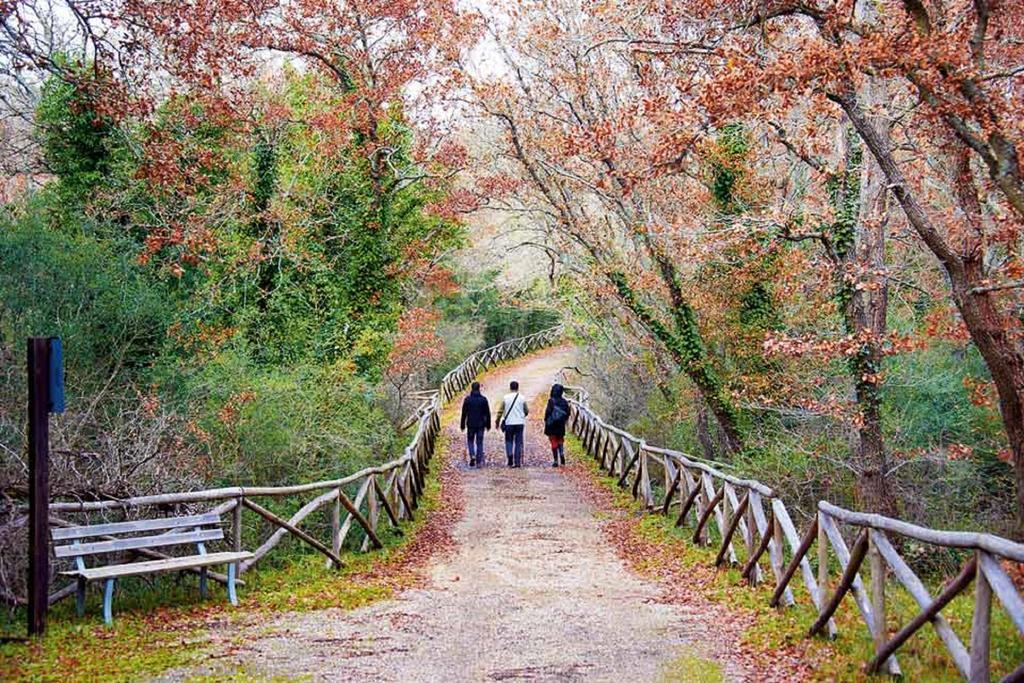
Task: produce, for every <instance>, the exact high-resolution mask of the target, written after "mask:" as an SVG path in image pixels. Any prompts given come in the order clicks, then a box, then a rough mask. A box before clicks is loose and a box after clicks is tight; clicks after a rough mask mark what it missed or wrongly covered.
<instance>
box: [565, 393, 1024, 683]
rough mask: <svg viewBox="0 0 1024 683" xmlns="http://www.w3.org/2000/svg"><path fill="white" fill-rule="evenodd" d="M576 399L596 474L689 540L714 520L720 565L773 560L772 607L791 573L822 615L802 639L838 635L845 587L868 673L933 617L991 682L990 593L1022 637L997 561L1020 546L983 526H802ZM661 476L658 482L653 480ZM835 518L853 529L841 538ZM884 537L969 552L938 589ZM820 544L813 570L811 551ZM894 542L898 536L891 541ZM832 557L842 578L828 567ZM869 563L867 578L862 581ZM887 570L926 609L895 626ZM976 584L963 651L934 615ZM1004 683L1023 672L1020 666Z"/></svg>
mask: <svg viewBox="0 0 1024 683" xmlns="http://www.w3.org/2000/svg"><path fill="white" fill-rule="evenodd" d="M567 389H568V391H569V393H570V395H571V398H570V399H569V404H570V408H571V415H570V420H571V428H572V431H573V432H574V433H575V434H576V435H577V436H578V437H579V438H580V440H581V441H582V444H583V447H584V449H585V450H586V451H587V453H588V454H590V455H591V456H593V457H594V458H595V459H596V460H597V462H598V464H599V465H600V467H601V468H602V470H604V471H606V472H607V473H608V475H609V476H612V477H614V478H616V479H617V481H618V484H619V486H622V487H627V488H628V489H629V490H630V491H631V492H632V494H633V497H634V498H635V499H637V500H639V501H640V502H641V503H642V504H643V505H644V507H645V508H646V509H647V510H648V511H650V512H652V513H658V514H662V515H672V516H674V517H675V525H676V526H677V527H684V526H685V527H687V528H688V529H692V541H693V543H695V544H699V545H708V544H710V543H712V540H711V535H710V534H709V533H708V531H709V527H712V526H713V527H716V528H717V532H718V533H717V539H716V541H715V544H716V546H717V547H718V552H717V554H716V557H715V564H716V565H717V566H721V565H723V564H725V563H729V564H730V565H732V566H736V567H738V568H740V571H741V575H742V577H743V578H744V579H745V580H746V581H747V582H748V583H749V584H751V585H754V584H757V583H760V582H761V581H764V580H765V572H763V571H762V566H761V565H762V563H763V562H765V560H766V563H767V565H768V571H770V572H771V574H772V577H773V583H774V589H773V591H772V596H771V598H770V599H769V601H768V604H769V605H770V606H771V607H779V606H780V605H782V606H788V605H792V604H794V603H795V598H794V594H793V590H792V588H791V584H792V582H793V580H794V579H795V577H796V575H797V574H799V575H800V578H801V580H802V582H803V584H804V586H805V588H806V589H807V595H808V596H809V599H810V601H811V603H812V604H813V606H814V608H815V610H816V611H817V613H818V617H817V619H816V620H815V622H814V624H813V625H812V626H811V628H810V630H809V632H808V634H807V635H808V636H813V635H817V634H822V633H824V634H827V635H828V636H829V637H833V636H835V634H836V625H835V622H834V620H833V615H834V614H835V612H836V609H837V608H838V607H839V605H840V603H841V602H842V600H843V599H844V598H845V597H846V596H847V595H852V597H853V600H854V602H855V603H856V605H857V608H858V610H859V612H860V614H861V617H862V619H863V621H864V624H865V626H866V627H867V631H868V634H869V635H870V637H871V638H872V640H873V642H874V657H873V658H872V660H871V661H870V662H868V663H867V670H868V671H869V672H872V673H875V672H881V671H884V672H887V673H889V674H892V675H899V674H900V667H899V663H898V662H897V660H896V655H895V653H896V651H897V650H898V649H899V648H900V647H901V646H902V645H903V644H904V643H906V641H907V640H908V639H909V638H910V637H911V636H912V635H913V634H914V633H916V632H917V631H918V630H919V629H921V628H922V627H923V626H924V625H925V624H929V623H930V624H931V626H932V628H934V629H935V631H936V634H937V635H938V637H939V639H940V640H941V641H942V643H943V644H944V645H945V647H946V649H947V650H948V651H949V654H950V656H951V658H952V660H953V663H954V665H955V666H956V667H957V669H958V670H959V671H960V673H961V674H962V675H963V676H964V678H966V679H968V680H969V681H971V682H972V683H975V682H980V681H988V680H989V673H990V656H989V649H990V620H991V610H992V596H993V595H994V596H995V597H996V599H997V600H998V602H999V603H1001V604H1002V606H1003V607H1004V608H1005V610H1006V611H1007V613H1008V614H1009V616H1010V619H1011V620H1012V622H1013V623H1014V625H1015V626H1016V628H1017V629H1018V630H1019V631H1020V633H1021V634H1022V635H1024V599H1022V598H1021V593H1020V591H1019V590H1018V588H1017V587H1016V586H1015V585H1014V583H1013V581H1012V580H1011V579H1010V577H1009V575H1008V574H1007V572H1006V571H1005V570H1004V568H1003V566H1002V564H1001V563H1002V562H1003V561H1009V562H1024V545H1022V544H1020V543H1015V542H1013V541H1010V540H1007V539H1005V538H1000V537H997V536H993V535H990V534H980V533H965V532H954V531H938V530H935V529H928V528H924V527H920V526H916V525H913V524H909V523H907V522H903V521H900V520H897V519H892V518H889V517H883V516H881V515H874V514H865V513H859V512H853V511H850V510H845V509H843V508H840V507H838V506H835V505H832V504H831V503H828V502H826V501H821V502H820V503H819V504H818V509H817V511H816V513H815V515H814V516H813V517H812V518H811V520H810V524H809V525H808V528H807V529H806V530H805V531H804V533H803V534H800V533H799V532H798V531H797V528H796V525H795V524H794V523H793V520H792V518H791V516H790V514H789V511H788V510H787V509H786V504H785V502H784V501H783V500H782V499H781V498H780V497H779V496H778V495H777V494H776V493H775V491H774V490H773V489H772V488H771V487H770V486H767V485H765V484H763V483H761V482H758V481H755V480H751V479H744V478H741V477H739V476H736V475H735V474H732V473H727V472H725V471H723V469H725V467H724V466H722V465H720V464H719V463H713V462H710V461H706V460H703V459H700V458H694V457H692V456H688V455H686V454H684V453H681V452H679V451H675V450H671V449H668V448H658V447H655V446H651V445H649V444H648V443H647V442H646V441H644V440H643V439H642V438H640V437H637V436H634V435H633V434H630V433H629V432H627V431H625V430H622V429H619V428H617V427H615V426H613V425H611V424H608V423H606V422H605V421H604V420H602V419H601V418H600V416H598V415H597V413H596V412H595V411H594V410H593V409H592V408H591V407H590V401H589V395H588V394H587V392H586V390H585V389H582V388H578V387H567ZM656 483H657V484H658V485H657V486H656V485H655V484H656ZM840 525H845V526H847V527H851V528H852V529H853V530H856V540H855V541H854V543H853V546H852V547H851V546H848V545H847V544H846V540H845V538H844V536H843V533H842V532H841V530H840ZM889 535H895V536H898V537H902V538H906V539H913V540H915V541H918V542H921V543H928V544H931V545H936V546H942V547H947V548H960V549H966V550H971V551H973V554H972V556H971V558H970V559H969V560H968V561H967V562H966V563H965V564H964V566H963V568H962V569H961V571H960V573H959V574H958V575H957V576H956V577H955V578H954V579H953V580H952V581H950V582H949V583H948V584H946V586H945V587H944V588H943V589H942V590H941V592H940V593H939V594H938V595H937V596H935V597H933V596H932V595H931V594H930V593H929V591H928V589H927V588H926V587H925V585H924V583H923V582H922V581H921V579H920V578H919V577H918V576H917V575H916V574H915V573H914V572H913V571H912V570H911V568H910V566H909V564H908V563H907V562H906V561H905V560H904V559H903V558H902V557H901V556H900V554H899V552H898V551H897V550H896V547H895V546H894V544H893V543H892V542H890V540H889ZM815 545H817V548H816V555H817V568H816V571H815V569H814V568H812V566H811V562H810V560H809V559H808V556H809V555H810V552H811V549H812V546H815ZM897 545H899V544H897ZM833 559H834V560H835V561H836V563H837V565H838V567H839V576H838V577H831V576H830V575H829V566H830V563H831V562H832V560H833ZM865 559H867V561H868V565H869V568H870V586H866V585H865V583H864V580H863V579H862V578H861V575H860V569H861V566H862V564H863V563H864V561H865ZM889 573H891V574H892V576H893V578H894V580H895V581H896V582H898V583H899V584H900V585H902V586H903V587H904V588H905V589H906V590H907V592H908V593H909V594H910V595H911V596H912V597H913V599H914V601H915V602H917V604H918V606H919V607H920V609H921V612H920V613H918V615H917V616H915V617H914V618H913V619H911V620H910V621H909V622H908V623H907V624H906V625H904V626H903V627H901V628H900V629H899V630H898V631H897V632H896V633H894V634H893V633H890V632H889V630H888V628H887V626H886V624H887V622H886V581H887V575H888V574H889ZM972 581H973V582H974V584H975V595H974V613H973V619H972V624H971V635H970V647H969V649H968V647H966V646H965V645H964V644H963V643H962V642H961V640H960V638H959V636H957V634H956V633H955V632H954V631H953V629H952V628H951V627H950V625H949V623H948V622H947V620H946V619H945V618H944V617H943V615H942V614H941V611H942V609H943V608H944V607H946V606H947V605H949V603H950V602H951V601H952V600H953V598H955V597H956V596H957V595H959V594H961V593H962V592H963V591H964V590H965V589H966V588H967V587H968V586H969V585H970V584H971V582H972ZM1003 680H1004V681H1022V680H1024V663H1022V664H1020V665H1019V666H1018V667H1017V668H1016V669H1015V670H1014V671H1013V672H1012V673H1010V674H1009V675H1007V676H1006V677H1005V678H1004V679H1003Z"/></svg>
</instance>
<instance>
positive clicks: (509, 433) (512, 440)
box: [495, 382, 530, 467]
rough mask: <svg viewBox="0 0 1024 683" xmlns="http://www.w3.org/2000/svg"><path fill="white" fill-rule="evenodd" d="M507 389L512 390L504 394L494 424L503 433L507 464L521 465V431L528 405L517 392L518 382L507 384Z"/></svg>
mask: <svg viewBox="0 0 1024 683" xmlns="http://www.w3.org/2000/svg"><path fill="white" fill-rule="evenodd" d="M509 389H511V390H512V391H511V392H510V393H508V394H505V398H504V399H503V400H502V402H501V412H500V413H498V419H497V420H496V421H495V424H496V425H497V426H498V428H499V429H501V431H502V432H504V433H505V457H506V458H508V466H509V467H522V466H523V431H524V430H525V428H526V416H527V415H529V414H530V407H529V406H527V405H526V399H524V398H523V397H522V395H521V394H520V393H519V382H512V383H511V384H509Z"/></svg>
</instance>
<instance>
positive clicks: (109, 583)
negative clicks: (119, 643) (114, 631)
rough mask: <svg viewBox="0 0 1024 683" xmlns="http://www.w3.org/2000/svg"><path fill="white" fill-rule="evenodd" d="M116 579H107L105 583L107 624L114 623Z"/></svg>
mask: <svg viewBox="0 0 1024 683" xmlns="http://www.w3.org/2000/svg"><path fill="white" fill-rule="evenodd" d="M113 602H114V579H107V580H106V581H105V582H104V584H103V621H104V622H106V624H107V626H110V625H112V624H113V623H114V610H113V606H112V603H113Z"/></svg>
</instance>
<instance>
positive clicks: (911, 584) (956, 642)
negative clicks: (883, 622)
mask: <svg viewBox="0 0 1024 683" xmlns="http://www.w3.org/2000/svg"><path fill="white" fill-rule="evenodd" d="M875 531H876V534H875V538H874V541H875V546H876V547H877V548H878V552H880V553H881V554H882V558H883V559H884V560H885V561H886V563H887V564H888V565H889V568H890V569H892V574H893V576H895V577H896V580H897V581H899V582H900V583H901V584H903V587H904V588H906V589H907V592H908V593H910V597H912V598H914V602H916V603H917V604H918V606H919V607H920V608H921V609H922V610H927V609H928V608H929V606H931V604H932V596H931V594H930V593H929V592H928V589H927V588H925V586H924V584H923V583H921V579H919V578H917V574H915V573H914V572H913V570H912V569H911V568H910V565H908V564H907V563H906V562H905V561H904V560H903V558H902V557H900V555H899V553H897V552H896V549H895V548H893V547H892V544H891V543H889V539H887V538H886V537H885V533H884V532H882V531H879V530H877V529H876V530H875ZM931 623H932V627H933V628H934V629H935V632H936V634H937V635H938V636H939V639H940V640H942V642H943V644H945V646H946V649H947V650H949V654H950V655H951V656H952V657H953V663H954V664H956V667H957V669H959V670H960V673H961V674H962V675H963V677H964V678H967V677H968V676H970V673H971V660H970V656H969V655H968V654H967V648H966V647H964V644H963V643H962V642H960V638H959V637H958V636H957V635H956V633H955V632H954V631H953V629H952V627H951V626H950V625H949V622H947V621H946V618H945V617H943V616H942V615H941V614H935V616H934V617H933V618H932V621H931Z"/></svg>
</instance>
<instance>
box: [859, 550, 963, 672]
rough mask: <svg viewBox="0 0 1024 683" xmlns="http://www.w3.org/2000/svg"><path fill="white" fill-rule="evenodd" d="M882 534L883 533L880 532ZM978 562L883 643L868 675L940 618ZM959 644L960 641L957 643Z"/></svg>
mask: <svg viewBox="0 0 1024 683" xmlns="http://www.w3.org/2000/svg"><path fill="white" fill-rule="evenodd" d="M878 533H881V532H878ZM977 564H978V563H977V560H976V559H975V558H973V557H972V558H971V559H970V560H969V561H968V562H967V564H965V565H964V567H963V569H961V570H960V573H959V574H958V575H957V576H956V577H955V578H954V579H953V580H952V581H951V582H950V583H949V584H948V585H947V586H946V587H945V588H943V589H942V592H940V593H939V595H938V597H936V598H935V600H934V601H932V602H931V603H929V604H928V605H927V606H926V607H925V608H924V609H923V610H922V611H921V612H919V613H918V614H917V616H915V617H914V618H913V619H911V620H910V621H909V622H908V623H907V625H906V626H904V627H903V628H901V629H900V630H899V632H897V633H896V635H894V636H893V637H892V640H889V641H888V642H883V643H882V645H881V646H879V647H878V648H877V651H876V653H875V658H874V659H872V660H871V662H869V663H868V667H867V671H868V673H876V672H878V671H879V670H880V669H881V667H882V666H883V662H885V661H886V660H887V659H888V658H889V656H890V655H892V654H893V653H894V652H896V650H897V649H899V648H900V646H902V645H903V643H905V642H906V641H907V640H908V639H909V638H910V637H911V636H912V635H914V633H916V632H917V630H918V629H920V628H921V627H922V626H924V625H925V624H926V623H928V622H930V621H934V619H935V617H936V616H938V614H939V610H941V609H942V608H943V607H945V606H946V605H948V604H949V603H950V602H951V601H952V600H953V598H955V597H956V596H957V595H959V594H960V593H961V592H962V591H963V590H964V589H965V588H967V586H968V584H970V582H971V581H972V580H973V579H974V576H975V574H976V572H977ZM957 642H959V640H958V641H957Z"/></svg>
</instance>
